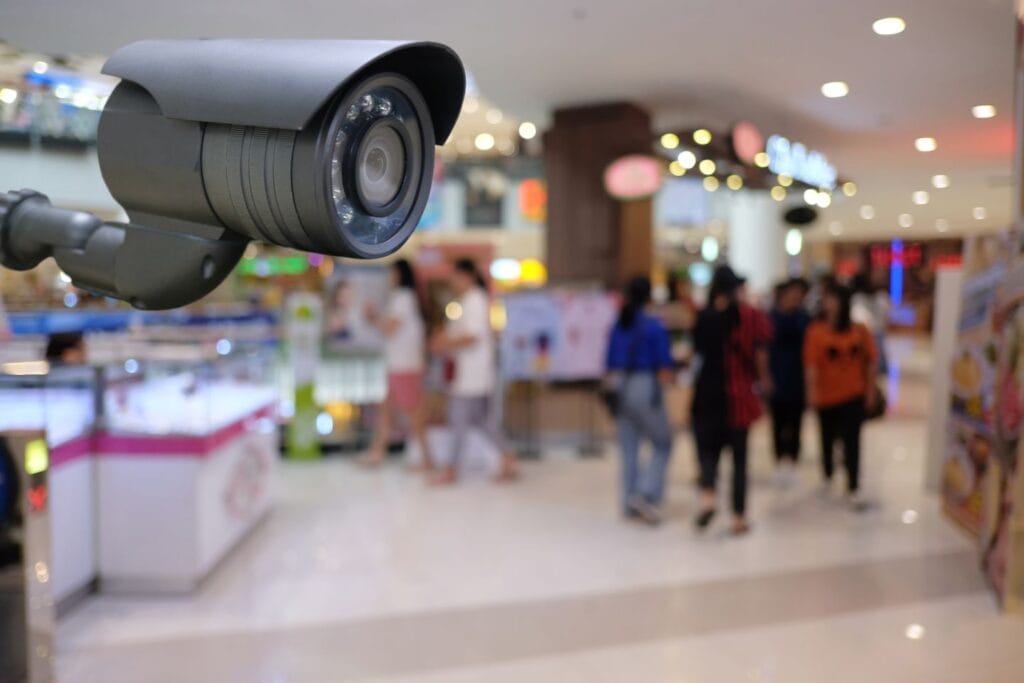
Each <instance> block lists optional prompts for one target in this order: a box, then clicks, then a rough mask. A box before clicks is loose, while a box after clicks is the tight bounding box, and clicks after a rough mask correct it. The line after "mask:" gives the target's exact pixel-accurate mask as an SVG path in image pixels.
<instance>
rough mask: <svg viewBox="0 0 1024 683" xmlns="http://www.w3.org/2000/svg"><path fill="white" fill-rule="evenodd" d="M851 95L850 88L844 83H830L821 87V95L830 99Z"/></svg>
mask: <svg viewBox="0 0 1024 683" xmlns="http://www.w3.org/2000/svg"><path fill="white" fill-rule="evenodd" d="M849 93H850V86H848V85H847V84H846V83H845V82H843V81H829V82H828V83H825V84H824V85H822V86H821V94H822V95H824V96H825V97H828V98H830V99H836V98H837V97H846V96H847V95H848V94H849Z"/></svg>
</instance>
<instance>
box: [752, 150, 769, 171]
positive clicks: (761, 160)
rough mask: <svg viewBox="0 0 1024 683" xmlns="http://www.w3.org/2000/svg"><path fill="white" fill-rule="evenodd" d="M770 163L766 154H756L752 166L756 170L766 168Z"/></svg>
mask: <svg viewBox="0 0 1024 683" xmlns="http://www.w3.org/2000/svg"><path fill="white" fill-rule="evenodd" d="M770 162H771V160H770V159H769V158H768V153H767V152H758V153H757V154H755V155H754V165H755V166H757V167H758V168H768V164H769V163H770Z"/></svg>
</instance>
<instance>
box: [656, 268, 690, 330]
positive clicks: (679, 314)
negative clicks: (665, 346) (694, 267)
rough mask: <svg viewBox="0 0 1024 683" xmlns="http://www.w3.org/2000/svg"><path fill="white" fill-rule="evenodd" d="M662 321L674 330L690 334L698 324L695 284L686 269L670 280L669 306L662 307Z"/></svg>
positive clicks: (680, 270)
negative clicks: (694, 295)
mask: <svg viewBox="0 0 1024 683" xmlns="http://www.w3.org/2000/svg"><path fill="white" fill-rule="evenodd" d="M662 310H663V315H662V316H661V317H662V319H663V320H664V321H665V324H666V325H668V326H669V327H670V328H671V329H672V330H674V331H678V332H683V333H689V332H690V331H691V330H693V326H694V324H695V323H696V322H697V302H696V301H695V300H694V298H693V283H692V282H691V281H690V276H689V275H688V274H687V272H686V269H685V268H680V269H678V270H676V271H674V272H673V273H671V274H670V275H669V278H668V305H666V306H664V307H662Z"/></svg>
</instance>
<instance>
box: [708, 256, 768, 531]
mask: <svg viewBox="0 0 1024 683" xmlns="http://www.w3.org/2000/svg"><path fill="white" fill-rule="evenodd" d="M742 284H743V281H742V280H741V279H740V278H739V277H738V276H737V275H736V273H734V272H733V271H732V269H731V268H729V267H728V266H721V267H719V268H718V269H717V270H716V271H715V275H714V277H713V278H712V280H711V289H710V292H709V294H708V305H707V307H706V308H705V309H704V310H703V311H701V312H700V315H699V316H698V317H697V325H696V328H695V329H694V333H693V341H694V347H695V350H696V352H697V354H698V355H699V356H700V366H699V367H700V370H699V373H698V375H697V384H696V390H695V392H694V397H693V433H694V437H695V438H696V442H697V457H698V459H699V461H700V489H701V511H700V514H699V515H698V517H697V528H698V529H705V528H707V526H708V525H709V524H711V520H712V519H713V518H714V516H715V506H716V502H717V494H716V485H717V480H718V462H719V460H720V459H721V456H722V450H723V449H724V448H726V447H728V448H729V450H730V451H731V452H732V461H733V462H732V511H733V515H734V517H733V525H732V531H733V533H735V534H743V533H746V532H747V531H749V529H750V525H749V524H748V523H747V518H746V507H747V435H748V432H749V430H750V426H751V425H752V424H753V423H754V422H755V421H756V420H757V418H759V417H760V416H761V414H762V412H763V408H762V403H761V398H760V396H759V394H761V395H767V394H769V393H770V392H771V375H770V373H769V365H768V344H769V343H770V342H771V339H772V325H771V322H770V321H769V320H768V316H766V315H765V314H764V313H762V312H761V311H759V310H757V309H756V308H754V307H753V306H749V305H747V304H745V303H743V302H742V301H740V298H739V296H738V291H739V289H740V286H741V285H742Z"/></svg>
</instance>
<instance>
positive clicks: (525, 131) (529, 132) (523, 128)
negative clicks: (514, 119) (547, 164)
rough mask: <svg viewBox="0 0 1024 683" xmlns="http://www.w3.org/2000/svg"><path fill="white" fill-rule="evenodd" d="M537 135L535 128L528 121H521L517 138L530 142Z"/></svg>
mask: <svg viewBox="0 0 1024 683" xmlns="http://www.w3.org/2000/svg"><path fill="white" fill-rule="evenodd" d="M536 135H537V126H535V125H534V124H533V123H532V122H530V121H523V122H522V123H520V124H519V137H521V138H522V139H524V140H532V139H533V138H534V137H536Z"/></svg>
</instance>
